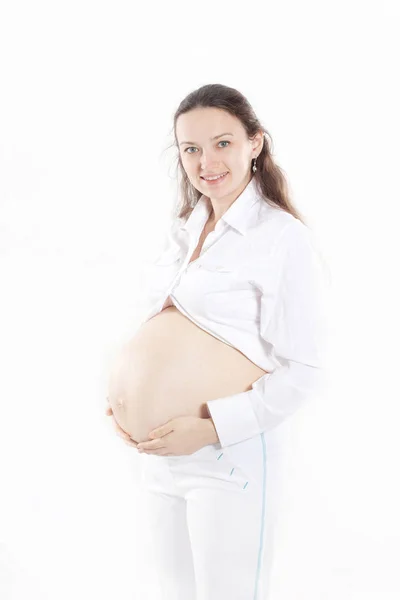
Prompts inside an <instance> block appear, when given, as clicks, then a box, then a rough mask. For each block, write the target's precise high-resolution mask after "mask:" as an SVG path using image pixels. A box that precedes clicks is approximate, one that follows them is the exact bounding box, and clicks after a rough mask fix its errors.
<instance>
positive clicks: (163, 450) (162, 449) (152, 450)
mask: <svg viewBox="0 0 400 600" xmlns="http://www.w3.org/2000/svg"><path fill="white" fill-rule="evenodd" d="M138 452H145V453H146V454H160V455H164V454H165V453H166V452H167V449H166V448H165V446H162V447H160V448H150V449H147V448H141V447H138Z"/></svg>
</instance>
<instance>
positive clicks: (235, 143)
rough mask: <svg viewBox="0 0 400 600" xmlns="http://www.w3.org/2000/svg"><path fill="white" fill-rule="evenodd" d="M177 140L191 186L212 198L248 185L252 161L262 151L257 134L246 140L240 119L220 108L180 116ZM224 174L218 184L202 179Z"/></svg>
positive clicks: (261, 135)
mask: <svg viewBox="0 0 400 600" xmlns="http://www.w3.org/2000/svg"><path fill="white" fill-rule="evenodd" d="M221 134H223V135H221ZM216 136H218V137H216ZM176 137H177V140H178V146H179V153H180V157H181V160H182V164H183V168H184V169H185V171H186V174H187V176H188V178H189V180H190V183H191V184H192V185H193V186H194V187H195V188H196V189H197V190H199V191H200V192H201V193H202V194H205V195H206V196H208V197H212V198H214V197H223V196H226V195H229V194H231V193H232V192H234V191H235V190H236V189H239V188H241V189H243V188H244V187H245V186H246V185H247V183H248V182H249V181H250V179H251V177H252V171H251V166H252V158H254V157H256V156H258V155H259V153H260V152H261V149H262V145H263V139H264V138H263V133H262V132H259V133H257V134H256V136H255V137H254V139H253V140H249V139H248V138H247V134H246V131H245V129H244V127H243V125H242V123H241V122H240V121H239V119H237V118H236V117H234V116H233V115H231V114H230V113H228V112H226V111H224V110H222V109H220V108H196V109H193V110H191V111H189V112H187V113H184V114H182V115H180V116H179V117H178V120H177V122H176ZM214 138H215V139H214ZM225 172H227V175H226V176H225V177H223V178H222V179H221V180H220V181H219V182H218V183H217V184H212V183H211V184H209V183H207V181H205V180H204V179H203V178H202V176H204V175H206V176H208V175H220V174H221V173H225Z"/></svg>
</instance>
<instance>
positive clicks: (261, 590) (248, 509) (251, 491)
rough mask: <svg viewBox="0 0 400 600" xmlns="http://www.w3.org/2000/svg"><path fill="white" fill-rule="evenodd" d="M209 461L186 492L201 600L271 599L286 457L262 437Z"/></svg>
mask: <svg viewBox="0 0 400 600" xmlns="http://www.w3.org/2000/svg"><path fill="white" fill-rule="evenodd" d="M206 462H207V465H208V466H207V467H205V465H204V462H203V464H202V470H201V477H200V476H199V474H200V473H199V471H197V475H198V476H197V479H196V480H193V482H192V488H191V489H190V490H189V491H188V492H187V501H188V505H187V519H188V528H189V534H190V539H191V545H192V553H193V562H194V569H195V574H196V582H197V589H196V591H197V600H217V599H218V600H219V599H220V598H229V599H230V600H249V598H251V599H252V600H261V599H262V600H267V598H268V590H269V585H270V576H271V567H272V560H273V547H274V545H273V541H274V530H275V523H276V517H277V511H278V509H279V504H280V498H281V492H282V470H281V466H282V455H281V454H280V453H279V452H276V451H275V452H274V451H273V450H271V453H270V454H269V453H268V445H267V443H266V440H265V437H264V434H262V435H261V436H257V437H256V438H252V439H251V440H246V441H245V442H242V443H241V444H236V445H235V446H230V447H227V448H220V449H218V448H215V449H214V451H211V453H210V455H209V457H208V460H207V461H206ZM206 468H207V469H208V477H207V476H206V475H207V473H206V472H205V469H206Z"/></svg>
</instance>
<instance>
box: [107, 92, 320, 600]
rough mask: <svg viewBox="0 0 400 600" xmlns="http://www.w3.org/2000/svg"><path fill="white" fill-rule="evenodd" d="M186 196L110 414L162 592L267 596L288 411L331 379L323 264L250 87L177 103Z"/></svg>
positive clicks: (257, 599)
mask: <svg viewBox="0 0 400 600" xmlns="http://www.w3.org/2000/svg"><path fill="white" fill-rule="evenodd" d="M174 138H175V143H176V148H177V153H178V168H179V173H180V175H181V193H182V200H183V202H182V205H181V206H180V209H179V211H180V212H179V214H178V215H177V217H176V218H175V219H174V221H173V223H172V226H171V228H170V230H169V232H168V235H167V236H166V242H167V243H166V244H165V247H164V249H163V251H162V252H161V255H160V256H159V257H158V259H157V260H156V261H155V262H154V263H153V264H152V265H151V267H150V268H149V269H148V273H147V275H148V294H149V295H148V301H149V305H148V309H149V310H148V312H147V314H146V317H145V318H144V319H143V322H142V323H141V325H140V327H139V329H138V331H137V332H136V334H135V336H134V337H133V339H132V340H131V341H129V342H128V343H127V344H126V345H125V346H124V347H123V349H122V351H121V352H120V354H119V355H118V356H117V358H116V360H115V362H114V364H113V368H112V370H111V375H110V384H109V396H108V402H109V405H108V407H107V411H106V413H107V414H108V415H109V416H111V417H112V419H113V423H114V426H115V427H116V429H117V431H118V432H119V433H120V435H122V436H124V437H125V439H126V440H127V442H128V443H130V444H131V445H132V446H133V447H134V448H135V449H136V451H138V452H139V453H140V457H141V459H140V460H141V466H142V490H143V493H144V494H145V496H144V497H145V500H146V501H145V508H146V516H147V519H148V520H147V525H148V527H149V529H150V531H151V539H152V543H153V544H154V557H155V560H156V565H155V570H156V573H155V575H156V576H157V577H158V578H159V580H160V584H161V585H160V590H162V593H163V594H164V596H163V598H164V599H165V600H267V598H268V590H269V583H270V574H271V566H272V558H273V534H274V526H275V523H276V519H277V515H278V514H279V506H280V492H281V483H282V457H283V451H284V449H285V445H286V443H287V435H286V433H287V431H288V428H287V425H288V423H289V422H290V420H289V418H288V417H290V415H292V414H293V413H294V412H295V411H296V410H297V409H298V408H299V407H301V406H303V405H304V402H305V401H306V400H307V399H308V398H309V397H310V396H311V395H312V394H314V393H315V392H316V391H317V390H319V389H320V385H321V382H322V380H323V379H322V378H321V374H322V372H323V370H322V349H323V343H322V340H323V336H321V332H322V327H321V324H322V319H321V316H322V311H321V307H322V303H321V296H320V294H319V289H320V286H319V284H320V281H321V273H322V272H321V263H320V260H319V258H318V254H317V252H316V251H315V249H314V247H313V244H312V237H311V232H310V230H309V228H308V227H307V226H306V225H305V224H304V222H303V220H302V219H301V218H300V216H299V214H298V212H297V211H296V209H295V208H294V207H293V205H292V203H291V201H290V198H289V196H288V192H287V184H286V181H285V178H284V176H283V174H282V171H281V170H280V169H279V167H278V166H277V165H276V164H275V163H274V161H273V158H272V154H271V148H270V146H269V143H268V138H267V131H266V130H265V129H264V127H263V126H262V125H261V123H260V121H259V120H258V119H257V117H256V115H255V113H254V111H253V109H252V107H251V105H250V104H249V102H248V101H247V100H246V98H245V97H244V96H243V95H242V94H241V93H240V92H238V91H237V90H235V89H233V88H230V87H226V86H223V85H218V84H213V85H205V86H203V87H201V88H199V89H197V90H195V91H194V92H192V93H190V94H189V95H188V96H187V97H186V98H185V99H184V100H183V101H182V102H181V104H180V105H179V107H178V109H177V111H176V114H175V116H174Z"/></svg>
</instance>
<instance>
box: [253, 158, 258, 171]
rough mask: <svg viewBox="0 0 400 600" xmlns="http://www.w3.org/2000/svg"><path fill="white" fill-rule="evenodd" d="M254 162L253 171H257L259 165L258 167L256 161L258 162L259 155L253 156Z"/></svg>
mask: <svg viewBox="0 0 400 600" xmlns="http://www.w3.org/2000/svg"><path fill="white" fill-rule="evenodd" d="M253 160H254V163H253V167H252V168H253V173H255V172H256V171H257V167H256V162H257V157H255V158H253Z"/></svg>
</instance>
